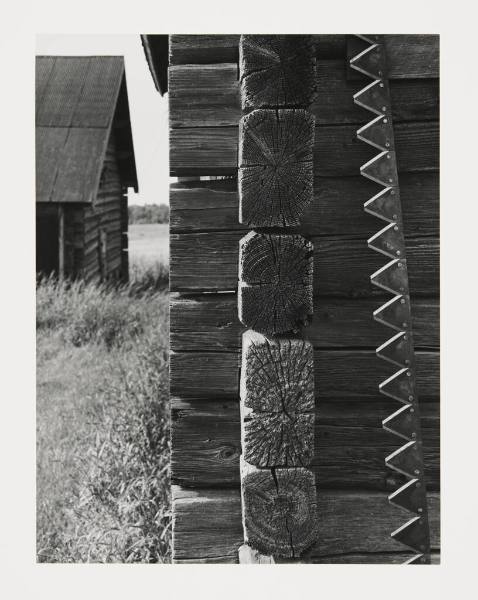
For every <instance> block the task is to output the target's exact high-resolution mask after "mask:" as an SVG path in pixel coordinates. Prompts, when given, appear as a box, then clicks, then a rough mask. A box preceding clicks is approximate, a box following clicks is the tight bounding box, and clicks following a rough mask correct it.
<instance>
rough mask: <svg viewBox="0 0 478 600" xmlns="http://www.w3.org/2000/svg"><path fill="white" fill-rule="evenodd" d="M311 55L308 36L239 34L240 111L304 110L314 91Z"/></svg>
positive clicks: (312, 52)
mask: <svg viewBox="0 0 478 600" xmlns="http://www.w3.org/2000/svg"><path fill="white" fill-rule="evenodd" d="M314 54H315V48H314V46H313V43H312V36H310V35H241V38H240V41H239V68H240V80H241V97H242V108H243V110H247V109H252V108H279V107H280V108H284V107H298V106H303V107H304V108H307V106H308V105H309V104H310V103H311V102H312V99H313V97H314V95H315V91H316V85H315V56H314Z"/></svg>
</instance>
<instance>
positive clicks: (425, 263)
mask: <svg viewBox="0 0 478 600" xmlns="http://www.w3.org/2000/svg"><path fill="white" fill-rule="evenodd" d="M240 238H241V232H230V233H228V232H214V233H191V234H172V235H171V236H170V245H171V246H170V247H171V255H170V266H171V279H170V286H171V287H170V289H171V291H172V292H179V291H183V292H187V291H190V292H198V291H215V290H218V291H235V290H236V287H237V278H238V261H237V245H238V242H239V239H240ZM311 241H312V243H313V247H314V266H313V281H314V292H315V293H316V294H319V295H320V296H348V297H354V298H357V297H370V296H378V295H382V296H383V295H384V292H382V291H381V290H379V288H377V287H376V286H372V284H371V283H370V274H371V273H374V272H375V271H376V270H378V269H379V268H381V267H382V266H383V265H384V264H385V263H386V260H384V259H383V258H381V257H380V256H379V255H378V253H374V252H370V250H369V249H368V248H367V245H366V243H365V242H364V241H363V239H356V238H355V237H354V238H348V237H313V238H312V239H311ZM406 250H407V262H408V272H409V278H410V288H411V294H412V296H427V297H430V296H434V295H438V293H439V280H438V272H439V242H438V240H437V239H435V238H413V239H408V240H407V241H406ZM291 281H293V280H291ZM246 325H249V323H246Z"/></svg>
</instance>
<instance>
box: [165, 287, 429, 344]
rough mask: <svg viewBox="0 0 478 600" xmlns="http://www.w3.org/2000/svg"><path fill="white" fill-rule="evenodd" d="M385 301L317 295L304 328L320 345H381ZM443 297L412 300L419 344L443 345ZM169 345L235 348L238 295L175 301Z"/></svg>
mask: <svg viewBox="0 0 478 600" xmlns="http://www.w3.org/2000/svg"><path fill="white" fill-rule="evenodd" d="M379 305H380V300H378V299H377V300H366V299H357V300H351V299H347V298H325V297H318V298H317V297H316V298H315V299H314V317H313V319H312V322H311V323H310V324H309V326H308V327H307V328H306V329H305V330H304V334H305V335H306V337H307V339H308V340H309V341H310V342H311V343H312V344H313V346H314V347H315V348H331V347H334V348H347V347H355V348H359V347H362V348H376V347H377V346H379V345H380V344H381V343H383V342H384V341H385V339H386V338H387V333H388V331H389V330H388V329H386V328H385V327H384V326H382V325H380V324H379V323H377V322H376V321H375V320H374V319H373V318H372V313H373V311H374V310H376V309H377V308H378V307H379ZM439 310H440V307H439V301H438V299H431V300H428V299H420V298H416V299H415V298H413V299H412V327H413V337H414V341H415V346H416V347H417V348H418V349H420V348H427V349H438V348H439V346H440V323H439ZM170 319H171V334H170V345H171V349H172V350H174V351H178V352H180V351H185V352H190V351H193V350H196V351H201V350H202V351H211V350H212V351H224V350H225V351H231V350H237V349H238V348H239V346H240V336H241V333H242V331H243V329H244V328H243V326H242V324H241V322H240V321H239V319H238V317H237V297H236V295H235V294H201V295H198V296H192V297H174V296H173V297H172V298H171V300H170Z"/></svg>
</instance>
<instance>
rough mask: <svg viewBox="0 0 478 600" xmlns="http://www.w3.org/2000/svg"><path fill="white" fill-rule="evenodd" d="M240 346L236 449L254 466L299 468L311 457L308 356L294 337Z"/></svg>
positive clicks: (254, 337) (249, 336) (251, 335)
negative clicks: (238, 438) (238, 445)
mask: <svg viewBox="0 0 478 600" xmlns="http://www.w3.org/2000/svg"><path fill="white" fill-rule="evenodd" d="M242 339H243V342H242V369H241V390H240V396H241V413H242V451H243V454H244V457H245V460H246V461H247V462H249V463H251V464H252V465H256V466H258V467H291V466H298V467H300V466H305V465H308V464H309V463H310V461H311V460H312V457H313V454H314V413H313V411H314V405H315V401H314V362H313V361H314V354H313V348H312V345H311V344H310V343H309V342H306V341H304V340H300V339H267V338H266V337H264V336H263V335H261V334H259V333H257V332H255V331H246V332H245V333H244V335H243V338H242Z"/></svg>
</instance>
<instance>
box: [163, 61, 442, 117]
mask: <svg viewBox="0 0 478 600" xmlns="http://www.w3.org/2000/svg"><path fill="white" fill-rule="evenodd" d="M315 82H316V87H317V93H316V97H315V100H314V101H313V103H312V104H311V106H310V107H309V110H310V112H311V113H312V114H313V115H314V117H315V122H316V124H317V125H340V124H347V123H363V122H364V121H365V120H367V118H369V114H368V113H367V112H366V111H365V110H364V109H362V108H360V107H358V106H357V105H356V104H354V103H353V102H351V98H352V97H353V95H354V93H355V92H357V91H358V87H359V86H358V84H357V82H356V81H350V80H347V78H346V76H345V69H344V61H343V60H320V59H319V60H317V68H316V80H315ZM169 83H170V88H169V109H170V112H169V118H170V126H171V127H174V128H176V127H210V126H215V127H218V126H224V125H237V123H238V122H239V119H240V118H241V116H242V113H241V99H240V83H239V80H238V69H237V65H236V64H235V63H226V64H216V65H215V64H211V65H179V66H172V67H170V68H169ZM438 88H439V86H438V79H398V80H396V81H391V82H390V94H391V100H392V117H393V120H394V122H395V123H399V122H402V121H430V120H431V121H435V120H438V118H439V106H438V104H439V98H438V96H439V89H438Z"/></svg>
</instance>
